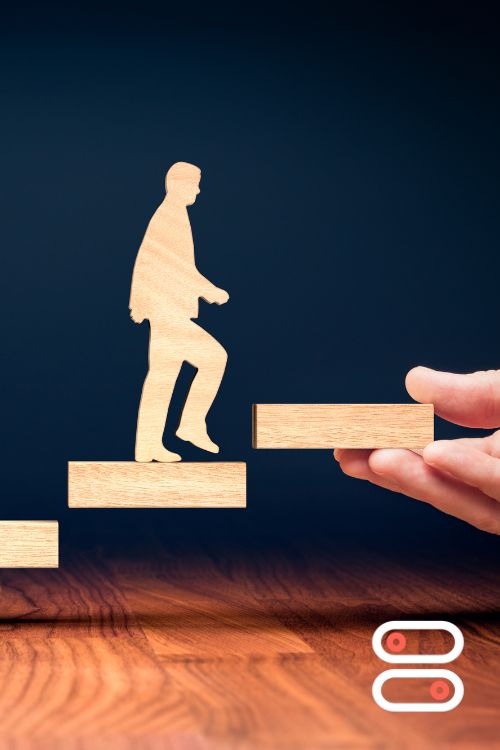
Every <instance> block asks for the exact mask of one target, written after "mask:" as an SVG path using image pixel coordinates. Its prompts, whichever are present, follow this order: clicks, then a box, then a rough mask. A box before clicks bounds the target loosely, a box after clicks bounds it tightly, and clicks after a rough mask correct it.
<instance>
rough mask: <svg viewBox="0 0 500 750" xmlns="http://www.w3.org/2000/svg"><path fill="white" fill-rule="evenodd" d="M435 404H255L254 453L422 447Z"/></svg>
mask: <svg viewBox="0 0 500 750" xmlns="http://www.w3.org/2000/svg"><path fill="white" fill-rule="evenodd" d="M433 440H434V406H433V404H254V407H253V447H254V448H424V446H426V445H427V444H428V443H431V442H432V441H433Z"/></svg>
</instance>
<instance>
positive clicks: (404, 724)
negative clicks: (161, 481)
mask: <svg viewBox="0 0 500 750" xmlns="http://www.w3.org/2000/svg"><path fill="white" fill-rule="evenodd" d="M437 561H438V557H436V558H433V559H432V558H431V559H430V560H429V562H428V564H426V558H425V556H424V557H422V558H421V559H420V560H419V561H418V565H417V566H415V565H413V564H412V565H410V566H408V565H405V564H402V563H401V562H400V561H398V560H397V559H385V558H381V557H379V556H378V555H376V554H373V553H369V552H367V550H366V549H363V550H359V549H355V550H352V551H351V554H350V557H344V556H336V555H335V553H334V552H332V550H331V546H328V545H324V546H323V547H322V546H319V545H318V544H317V543H315V544H314V546H311V545H310V544H307V543H304V542H303V541H301V540H298V542H297V543H296V544H295V545H294V547H293V548H288V549H287V548H281V549H277V550H275V551H274V552H273V553H272V554H266V555H264V556H262V555H261V556H254V555H251V554H249V550H247V552H246V554H244V555H241V556H234V554H227V553H225V552H224V550H222V549H221V548H220V547H210V548H207V549H206V550H205V551H204V552H201V551H200V546H199V545H193V546H191V547H186V548H185V547H183V546H180V547H178V548H176V547H175V543H174V542H173V540H170V542H169V544H168V550H167V548H166V547H164V546H163V544H162V543H159V542H154V541H153V542H152V543H151V545H149V550H148V551H147V552H146V551H144V552H143V553H142V554H136V555H135V557H134V555H133V554H130V556H128V557H118V558H115V557H113V558H110V559H103V558H102V557H100V556H99V555H97V554H96V553H93V555H92V556H90V557H89V556H85V557H83V558H81V559H80V560H77V561H75V562H74V563H73V564H72V565H70V566H68V568H65V570H64V571H60V572H57V573H56V572H54V571H8V572H4V573H3V574H1V578H0V582H1V586H2V598H1V600H0V602H1V603H3V602H4V601H5V600H6V599H7V600H8V599H9V598H10V597H11V596H12V597H13V601H16V602H17V603H18V605H19V607H20V609H19V614H18V616H17V617H13V616H12V615H13V611H10V614H9V616H8V619H0V631H1V638H0V737H1V738H2V739H1V741H0V747H2V748H3V747H5V748H6V749H7V748H8V749H9V750H10V748H13V749H14V750H35V748H36V750H40V749H41V750H45V748H47V750H48V748H50V750H53V748H56V750H59V748H60V749H61V750H68V749H69V750H73V749H74V750H105V749H106V750H108V748H112V749H113V750H115V748H116V749H117V750H157V749H158V750H160V749H161V750H164V749H166V750H257V748H258V750H344V749H346V748H347V749H348V750H353V749H354V748H356V749H358V750H361V749H362V750H380V748H384V750H427V749H428V748H431V747H432V748H445V747H454V748H457V749H458V750H471V748H479V747H485V748H486V747H487V748H488V749H489V748H498V746H499V744H498V736H499V731H500V716H499V714H498V690H499V688H500V682H499V677H498V675H499V670H500V616H499V614H498V601H499V597H500V583H499V578H498V566H495V565H492V564H491V563H489V564H485V562H484V561H481V560H477V562H475V563H474V561H473V557H470V558H469V559H463V558H461V559H459V560H457V561H456V564H454V566H453V585H451V584H450V570H449V569H448V568H447V566H446V565H443V564H440V563H439V562H437ZM27 603H29V607H30V608H31V609H32V610H33V611H26V609H27V607H26V604H27ZM1 606H2V604H0V607H1ZM0 614H1V615H2V617H4V616H5V612H3V611H2V610H1V609H0ZM437 615H439V616H446V618H445V619H450V620H451V621H453V622H455V623H456V624H457V625H459V627H460V628H461V630H462V631H463V633H464V636H465V649H464V652H463V654H462V655H461V656H460V657H459V658H458V659H457V660H456V662H454V664H453V669H454V670H455V671H456V672H457V673H458V674H459V675H460V676H461V678H462V679H463V681H464V684H465V689H466V692H465V698H464V701H463V703H462V704H461V706H460V707H459V709H457V710H456V711H452V712H450V713H449V714H441V715H439V716H438V717H436V715H432V714H427V715H425V714H423V715H395V714H387V713H385V712H384V711H382V710H381V709H379V708H378V707H377V706H376V705H375V704H374V702H373V701H372V698H371V684H372V681H373V679H374V677H375V676H376V675H377V674H378V673H379V672H380V671H381V670H382V669H384V668H385V667H386V665H384V664H383V663H381V662H380V661H379V660H378V659H377V658H376V657H375V655H374V654H373V651H372V648H371V635H372V633H373V630H374V629H375V627H377V626H378V625H379V624H381V623H382V622H385V621H386V620H389V619H405V618H408V619H415V618H418V617H421V618H428V617H430V618H432V617H435V616H437ZM412 638H414V640H413V641H412V642H411V644H410V645H411V647H412V649H413V648H414V649H415V650H418V651H421V652H423V651H428V652H430V651H434V652H439V651H444V650H446V649H447V646H448V644H447V643H446V642H444V641H443V633H442V632H440V631H435V632H427V633H414V634H412ZM392 697H393V698H394V699H401V696H399V697H398V696H392ZM405 697H407V696H405ZM2 742H3V743H4V744H3V745H2Z"/></svg>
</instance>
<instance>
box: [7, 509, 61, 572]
mask: <svg viewBox="0 0 500 750" xmlns="http://www.w3.org/2000/svg"><path fill="white" fill-rule="evenodd" d="M58 540H59V524H58V523H57V521H0V568H58V567H59V541H58Z"/></svg>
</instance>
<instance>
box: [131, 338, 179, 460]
mask: <svg viewBox="0 0 500 750" xmlns="http://www.w3.org/2000/svg"><path fill="white" fill-rule="evenodd" d="M180 366H181V362H180V361H179V360H178V359H177V358H175V357H174V356H172V354H171V353H170V352H169V351H168V339H166V338H165V337H162V336H157V335H155V333H154V330H153V328H152V329H151V339H150V355H149V372H148V374H147V376H146V379H145V381H144V385H143V388H142V396H141V403H140V406H139V415H138V418H137V436H136V443H135V460H136V461H141V462H142V461H180V460H181V457H180V456H179V455H178V454H177V453H172V452H171V451H168V450H166V448H164V447H163V443H162V438H163V431H164V429H165V421H166V418H167V412H168V407H169V405H170V399H171V398H172V393H173V390H174V386H175V382H176V380H177V376H178V374H179V370H180Z"/></svg>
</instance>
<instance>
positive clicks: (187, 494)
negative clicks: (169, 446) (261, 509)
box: [68, 461, 246, 508]
mask: <svg viewBox="0 0 500 750" xmlns="http://www.w3.org/2000/svg"><path fill="white" fill-rule="evenodd" d="M68 505H69V507H70V508H245V507H246V464H244V463H242V462H234V463H232V462H212V461H211V462H207V463H187V462H186V463H184V462H178V463H137V462H135V461H70V462H69V464H68Z"/></svg>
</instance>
